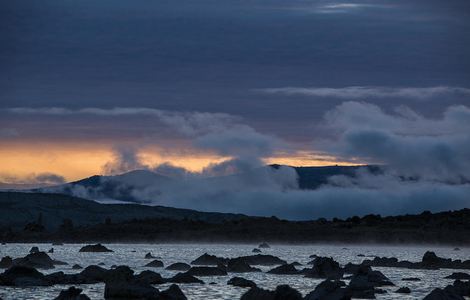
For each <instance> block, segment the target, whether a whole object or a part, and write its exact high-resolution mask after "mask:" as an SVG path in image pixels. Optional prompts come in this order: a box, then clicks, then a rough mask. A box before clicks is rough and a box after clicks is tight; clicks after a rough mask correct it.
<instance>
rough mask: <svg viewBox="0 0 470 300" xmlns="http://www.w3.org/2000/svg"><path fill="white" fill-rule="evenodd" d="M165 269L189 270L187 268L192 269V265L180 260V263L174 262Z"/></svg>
mask: <svg viewBox="0 0 470 300" xmlns="http://www.w3.org/2000/svg"><path fill="white" fill-rule="evenodd" d="M165 269H167V270H174V271H187V270H189V269H191V266H190V265H188V264H186V263H181V262H178V263H174V264H171V265H169V266H168V267H166V268H165Z"/></svg>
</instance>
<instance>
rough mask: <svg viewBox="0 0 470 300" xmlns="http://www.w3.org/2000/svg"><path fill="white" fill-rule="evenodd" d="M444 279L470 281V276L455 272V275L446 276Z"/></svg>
mask: <svg viewBox="0 0 470 300" xmlns="http://www.w3.org/2000/svg"><path fill="white" fill-rule="evenodd" d="M444 278H447V279H459V280H470V274H467V273H462V272H455V273H452V274H451V275H449V276H446V277H444Z"/></svg>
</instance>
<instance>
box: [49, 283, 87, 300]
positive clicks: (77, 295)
mask: <svg viewBox="0 0 470 300" xmlns="http://www.w3.org/2000/svg"><path fill="white" fill-rule="evenodd" d="M82 291H83V290H82V289H78V288H76V287H74V286H71V287H69V288H68V289H66V290H63V291H61V292H60V294H59V296H57V297H56V298H54V300H90V298H89V297H88V296H87V295H85V294H82Z"/></svg>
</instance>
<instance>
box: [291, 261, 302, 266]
mask: <svg viewBox="0 0 470 300" xmlns="http://www.w3.org/2000/svg"><path fill="white" fill-rule="evenodd" d="M291 265H293V266H296V267H298V266H301V265H302V264H301V263H299V262H298V261H294V262H293V263H291Z"/></svg>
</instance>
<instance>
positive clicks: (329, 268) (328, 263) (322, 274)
mask: <svg viewBox="0 0 470 300" xmlns="http://www.w3.org/2000/svg"><path fill="white" fill-rule="evenodd" d="M303 273H304V274H305V276H306V277H310V278H329V279H340V278H342V277H343V273H344V271H343V269H342V268H341V267H340V265H339V263H338V262H336V261H335V260H334V259H333V258H331V257H317V258H315V259H314V260H313V267H312V268H311V269H306V270H304V271H303Z"/></svg>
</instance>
